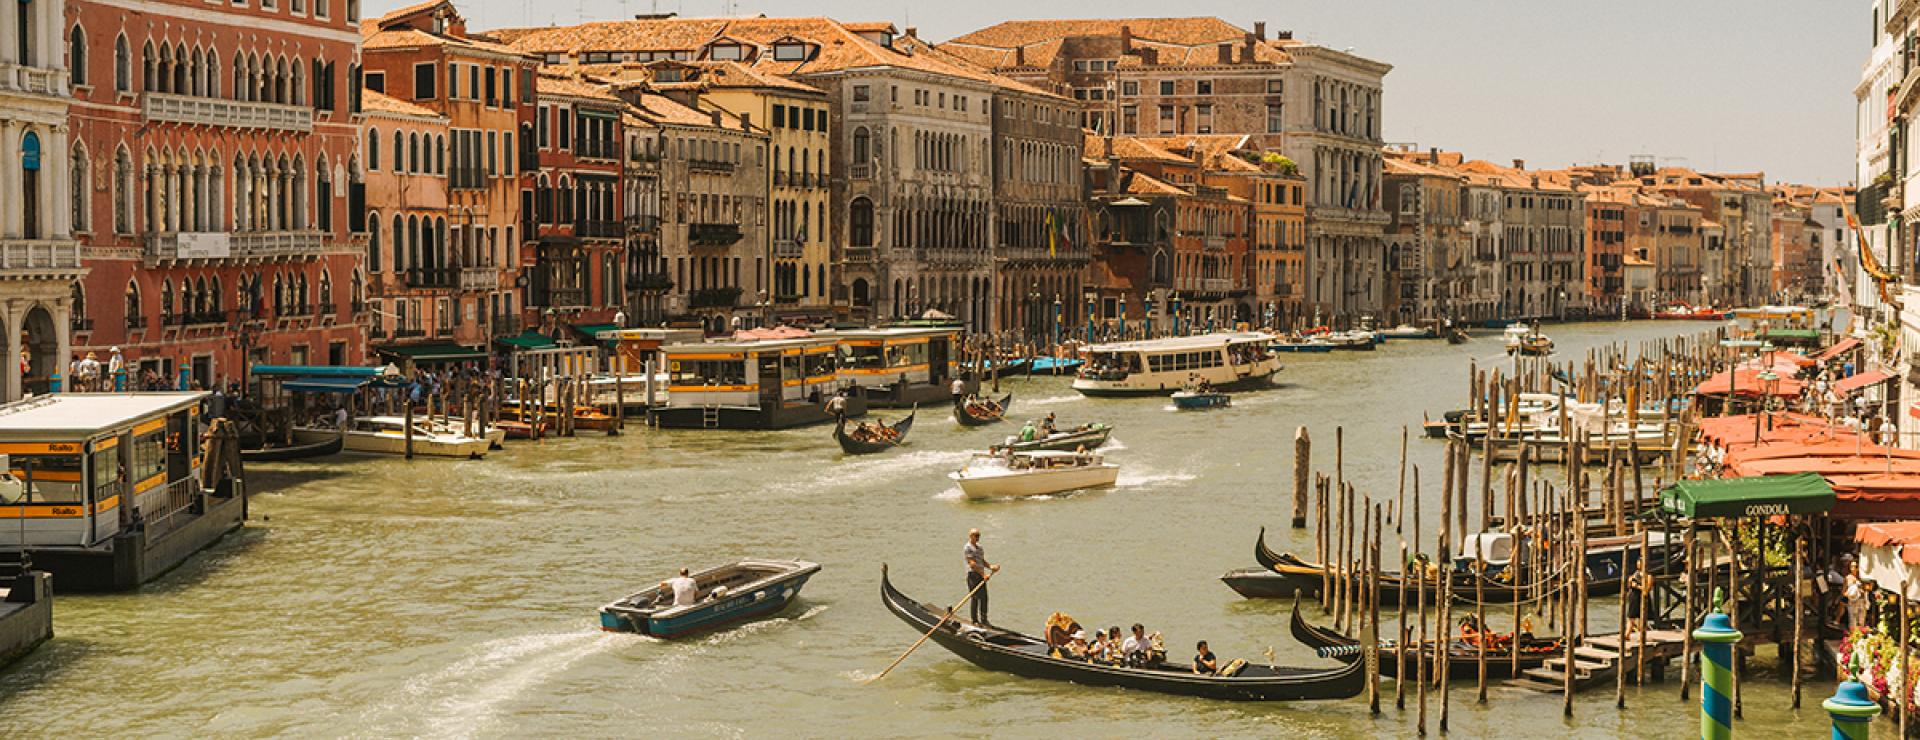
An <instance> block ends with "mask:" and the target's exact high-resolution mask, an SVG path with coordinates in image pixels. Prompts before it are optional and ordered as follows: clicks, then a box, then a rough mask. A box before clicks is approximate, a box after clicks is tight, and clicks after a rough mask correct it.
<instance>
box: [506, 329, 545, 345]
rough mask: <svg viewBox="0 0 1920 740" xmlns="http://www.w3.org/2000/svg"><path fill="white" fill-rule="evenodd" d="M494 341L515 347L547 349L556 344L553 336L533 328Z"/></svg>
mask: <svg viewBox="0 0 1920 740" xmlns="http://www.w3.org/2000/svg"><path fill="white" fill-rule="evenodd" d="M493 341H495V342H498V343H500V344H504V345H507V346H509V347H512V348H514V349H546V348H548V347H552V346H555V344H554V341H553V338H552V337H549V336H547V335H545V334H541V333H540V332H537V331H534V330H532V329H528V330H526V331H523V332H521V333H520V335H519V336H517V337H500V338H498V339H495V340H493Z"/></svg>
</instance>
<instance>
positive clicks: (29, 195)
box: [19, 131, 42, 239]
mask: <svg viewBox="0 0 1920 740" xmlns="http://www.w3.org/2000/svg"><path fill="white" fill-rule="evenodd" d="M20 183H21V188H20V190H21V198H20V204H19V208H20V210H21V218H22V221H21V224H22V226H23V229H24V231H23V234H22V235H23V236H25V237H26V238H28V239H38V238H40V234H41V230H40V209H41V207H42V204H41V203H40V195H39V191H40V135H39V134H37V133H34V132H32V131H28V132H26V133H25V134H22V135H21V136H20Z"/></svg>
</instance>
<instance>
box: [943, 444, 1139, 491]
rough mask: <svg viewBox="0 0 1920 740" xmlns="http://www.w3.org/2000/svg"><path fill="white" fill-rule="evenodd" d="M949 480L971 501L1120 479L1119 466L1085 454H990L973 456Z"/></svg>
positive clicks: (1092, 485)
mask: <svg viewBox="0 0 1920 740" xmlns="http://www.w3.org/2000/svg"><path fill="white" fill-rule="evenodd" d="M947 477H949V478H952V479H953V480H954V482H956V483H959V484H960V491H961V492H962V493H964V494H966V497H967V498H969V499H975V500H979V499H991V498H1018V497H1021V496H1044V495H1047V494H1052V493H1064V492H1067V491H1077V490H1080V489H1083V488H1104V487H1106V486H1111V485H1113V483H1114V481H1116V480H1118V479H1119V478H1120V466H1118V465H1115V464H1113V463H1110V462H1107V461H1106V458H1104V457H1102V456H1100V455H1097V454H1093V453H1086V452H1059V451H1056V450H1035V451H1033V452H1013V451H1005V452H1000V453H992V452H988V453H981V454H976V455H974V456H973V458H972V459H970V460H968V461H967V464H966V466H965V467H963V468H961V469H959V470H957V471H954V472H952V473H948V474H947Z"/></svg>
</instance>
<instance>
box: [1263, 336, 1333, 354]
mask: <svg viewBox="0 0 1920 740" xmlns="http://www.w3.org/2000/svg"><path fill="white" fill-rule="evenodd" d="M1267 351H1269V352H1332V351H1333V345H1332V344H1330V343H1327V342H1325V341H1322V340H1318V339H1302V340H1300V341H1297V342H1291V341H1281V342H1273V343H1271V344H1268V345H1267Z"/></svg>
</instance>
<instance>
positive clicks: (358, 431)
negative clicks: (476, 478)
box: [293, 416, 504, 458]
mask: <svg viewBox="0 0 1920 740" xmlns="http://www.w3.org/2000/svg"><path fill="white" fill-rule="evenodd" d="M339 433H340V432H339V430H335V429H325V428H320V427H296V428H295V429H294V430H293V434H294V438H295V439H297V440H300V441H302V442H312V441H319V440H320V439H323V438H325V437H327V436H331V435H335V434H339ZM503 434H504V433H503ZM491 444H492V443H491V442H489V441H488V439H487V438H486V437H469V436H467V435H465V434H461V433H460V432H459V431H458V430H457V429H453V428H450V427H446V426H443V425H441V424H439V423H436V422H429V421H428V420H427V419H426V418H425V417H420V418H416V419H414V420H413V454H415V455H427V456H430V457H460V458H478V457H485V456H486V454H487V448H488V447H490V446H491ZM345 447H346V450H347V451H348V452H366V453H373V454H379V455H405V454H407V420H406V419H405V418H403V417H399V416H362V417H358V418H355V419H351V420H349V421H348V422H347V429H346V442H345Z"/></svg>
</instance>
